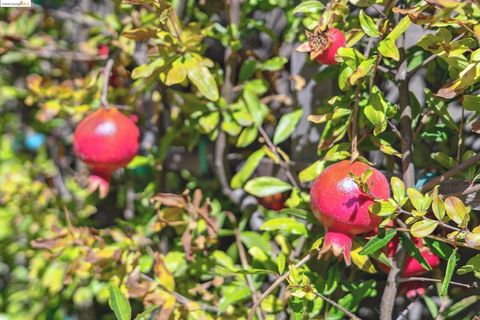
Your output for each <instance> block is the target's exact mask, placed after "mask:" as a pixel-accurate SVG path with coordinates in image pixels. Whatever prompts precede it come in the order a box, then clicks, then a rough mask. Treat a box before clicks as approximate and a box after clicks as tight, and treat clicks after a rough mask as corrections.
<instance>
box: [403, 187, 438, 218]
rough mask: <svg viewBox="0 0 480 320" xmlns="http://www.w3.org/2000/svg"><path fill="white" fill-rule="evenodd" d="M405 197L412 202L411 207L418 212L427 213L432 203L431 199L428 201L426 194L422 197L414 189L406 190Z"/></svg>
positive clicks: (428, 197)
mask: <svg viewBox="0 0 480 320" xmlns="http://www.w3.org/2000/svg"><path fill="white" fill-rule="evenodd" d="M407 195H408V198H409V199H410V201H411V202H412V205H413V206H414V207H415V209H417V210H418V211H423V212H425V211H427V210H428V208H429V207H430V204H431V203H432V199H430V196H429V195H428V194H425V196H424V195H422V194H421V193H420V192H419V191H418V190H417V189H415V188H408V189H407Z"/></svg>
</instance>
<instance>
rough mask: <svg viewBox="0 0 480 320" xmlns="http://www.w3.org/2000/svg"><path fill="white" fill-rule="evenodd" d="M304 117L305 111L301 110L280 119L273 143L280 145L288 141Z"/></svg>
mask: <svg viewBox="0 0 480 320" xmlns="http://www.w3.org/2000/svg"><path fill="white" fill-rule="evenodd" d="M302 115H303V110H301V109H299V110H296V111H293V112H290V113H287V114H285V115H283V116H282V117H281V118H280V121H279V122H278V125H277V129H276V130H275V134H274V135H273V143H274V144H279V143H282V142H283V141H285V140H286V139H288V137H290V135H291V134H292V133H293V131H294V130H295V128H296V126H297V124H298V122H299V121H300V119H301V118H302Z"/></svg>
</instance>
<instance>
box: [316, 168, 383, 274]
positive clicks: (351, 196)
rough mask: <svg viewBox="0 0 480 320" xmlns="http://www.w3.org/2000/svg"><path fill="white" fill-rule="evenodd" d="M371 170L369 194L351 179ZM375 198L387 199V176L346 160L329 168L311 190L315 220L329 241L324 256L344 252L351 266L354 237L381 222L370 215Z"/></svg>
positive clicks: (378, 218)
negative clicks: (329, 252) (326, 253)
mask: <svg viewBox="0 0 480 320" xmlns="http://www.w3.org/2000/svg"><path fill="white" fill-rule="evenodd" d="M368 169H370V170H372V174H371V175H370V177H369V178H368V180H367V181H366V183H367V185H368V187H369V189H370V191H369V193H370V194H367V193H365V192H364V191H363V190H362V189H360V187H359V186H358V185H357V183H356V182H355V180H354V179H353V178H352V177H351V176H350V174H353V175H354V176H358V177H359V176H361V175H362V174H363V173H364V172H365V171H367V170H368ZM372 195H373V196H374V197H375V198H379V199H387V198H388V197H389V195H390V187H389V184H388V181H387V179H386V178H385V176H384V175H383V174H382V173H381V172H380V171H378V170H376V169H374V168H372V167H370V166H368V165H366V164H364V163H361V162H354V163H350V161H348V160H344V161H341V162H338V163H335V164H333V165H331V166H329V167H328V168H327V169H325V170H324V171H323V172H322V173H321V174H320V175H319V176H318V177H317V178H316V180H315V181H314V183H313V185H312V187H311V189H310V205H311V207H312V210H313V213H314V214H315V217H316V218H317V219H318V221H320V223H321V224H322V225H323V226H324V227H325V231H326V234H325V239H324V241H323V248H322V250H321V251H320V253H325V252H327V251H329V250H330V249H332V251H333V254H334V255H335V256H339V255H341V254H342V253H343V256H344V259H345V262H346V264H347V265H350V251H351V248H352V238H353V237H354V236H356V235H358V234H361V233H366V232H369V231H372V230H374V228H375V227H377V226H378V225H379V224H380V222H381V221H382V218H381V217H378V216H376V215H374V214H372V213H370V212H369V207H370V205H371V204H373V202H374V199H373V197H372Z"/></svg>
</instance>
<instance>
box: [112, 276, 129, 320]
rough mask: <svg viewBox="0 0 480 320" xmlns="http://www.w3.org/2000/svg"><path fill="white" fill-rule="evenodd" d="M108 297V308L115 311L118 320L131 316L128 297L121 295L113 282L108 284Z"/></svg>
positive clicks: (127, 318)
mask: <svg viewBox="0 0 480 320" xmlns="http://www.w3.org/2000/svg"><path fill="white" fill-rule="evenodd" d="M108 291H109V292H110V298H108V305H109V306H110V309H112V310H113V312H115V316H116V317H117V319H118V320H130V319H131V318H132V309H131V308H130V303H129V302H128V299H127V298H126V297H125V296H124V295H123V293H122V292H121V291H120V289H119V288H118V287H116V286H115V285H114V284H112V283H111V284H110V285H109V286H108Z"/></svg>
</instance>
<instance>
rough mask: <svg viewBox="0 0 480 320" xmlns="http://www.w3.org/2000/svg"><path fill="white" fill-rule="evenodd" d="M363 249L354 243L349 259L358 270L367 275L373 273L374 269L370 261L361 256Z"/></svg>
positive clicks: (365, 256) (366, 257)
mask: <svg viewBox="0 0 480 320" xmlns="http://www.w3.org/2000/svg"><path fill="white" fill-rule="evenodd" d="M362 250H363V247H362V246H360V245H358V244H357V243H356V242H354V243H353V247H352V251H351V258H352V262H353V264H354V265H356V266H357V267H358V268H359V269H360V270H363V271H365V272H368V273H375V272H376V270H375V267H374V266H373V263H372V261H371V260H370V258H369V257H368V256H367V255H364V254H361V253H360V252H361V251H362Z"/></svg>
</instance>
